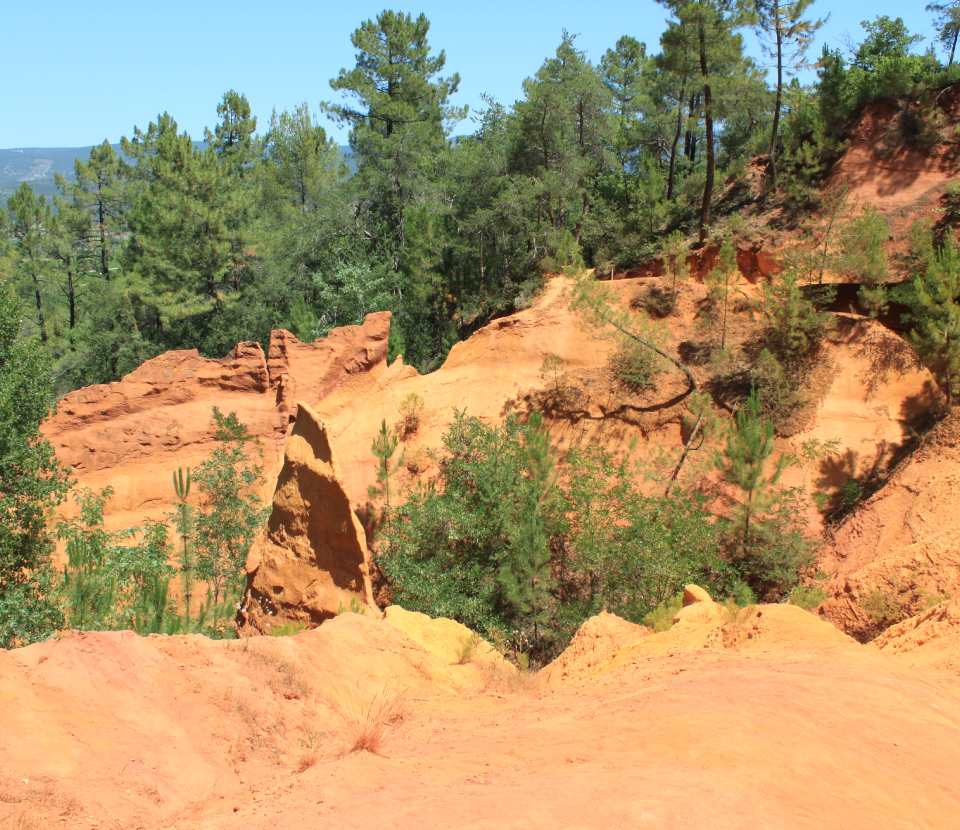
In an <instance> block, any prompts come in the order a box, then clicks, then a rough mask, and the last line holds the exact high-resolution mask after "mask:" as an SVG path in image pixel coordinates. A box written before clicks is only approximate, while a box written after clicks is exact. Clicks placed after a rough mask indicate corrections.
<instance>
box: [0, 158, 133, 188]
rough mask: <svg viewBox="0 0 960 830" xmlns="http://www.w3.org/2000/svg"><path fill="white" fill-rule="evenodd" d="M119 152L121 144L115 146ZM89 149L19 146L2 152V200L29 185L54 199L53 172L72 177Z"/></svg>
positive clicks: (0, 182) (0, 172)
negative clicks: (75, 161) (74, 168)
mask: <svg viewBox="0 0 960 830" xmlns="http://www.w3.org/2000/svg"><path fill="white" fill-rule="evenodd" d="M114 149H117V150H119V149H120V145H114ZM88 155H90V147H17V148H14V149H12V150H0V198H2V199H4V200H5V199H6V198H7V197H9V196H10V194H11V193H13V191H14V190H16V189H17V188H18V187H19V186H20V182H29V183H30V186H31V187H33V189H34V190H35V191H36V192H37V193H43V194H44V195H46V196H52V195H53V194H54V193H55V192H56V187H55V186H54V183H53V175H54V173H60V174H62V175H64V176H68V177H72V176H73V162H74V160H75V159H85V158H86V157H87V156H88Z"/></svg>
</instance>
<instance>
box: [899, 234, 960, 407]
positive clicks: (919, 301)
mask: <svg viewBox="0 0 960 830" xmlns="http://www.w3.org/2000/svg"><path fill="white" fill-rule="evenodd" d="M910 305H911V317H912V319H913V323H914V328H913V331H912V332H911V334H910V339H911V340H912V342H913V344H914V345H915V346H916V348H917V351H918V352H919V353H920V356H921V357H922V358H923V359H924V360H925V361H926V362H927V364H928V365H929V366H930V368H931V369H932V370H933V372H934V374H935V375H936V377H937V380H938V381H939V383H940V388H941V389H942V390H943V392H944V394H945V395H946V398H947V406H948V407H950V406H952V405H953V403H954V400H955V399H956V396H957V395H958V394H960V251H958V250H957V244H956V242H955V241H954V239H953V234H949V233H948V234H946V236H945V238H944V241H943V244H942V245H941V246H940V248H939V249H938V250H937V251H936V252H935V253H934V255H933V257H932V258H930V260H929V262H928V263H927V267H926V270H925V271H924V272H923V273H921V274H919V275H917V276H916V277H915V278H914V280H913V292H912V296H911V300H910Z"/></svg>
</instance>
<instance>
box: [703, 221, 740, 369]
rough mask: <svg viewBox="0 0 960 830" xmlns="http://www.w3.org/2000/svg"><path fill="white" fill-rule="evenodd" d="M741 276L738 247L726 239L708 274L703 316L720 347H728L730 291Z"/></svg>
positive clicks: (721, 348)
mask: <svg viewBox="0 0 960 830" xmlns="http://www.w3.org/2000/svg"><path fill="white" fill-rule="evenodd" d="M739 277H740V272H739V271H738V269H737V249H736V248H735V247H734V245H733V241H732V240H731V239H729V238H727V239H724V240H723V243H722V244H721V246H720V252H719V255H718V257H717V264H716V265H715V266H714V267H713V268H712V269H711V270H710V273H709V274H707V276H706V279H705V282H706V284H707V303H706V305H705V307H704V309H703V318H704V320H705V321H706V323H707V324H708V325H709V327H710V329H711V336H712V338H713V339H714V340H715V341H716V343H717V346H718V348H719V349H720V350H721V351H723V350H724V349H726V347H727V321H728V317H729V313H730V293H731V292H732V291H733V289H734V288H735V287H736V285H737V282H738V280H739Z"/></svg>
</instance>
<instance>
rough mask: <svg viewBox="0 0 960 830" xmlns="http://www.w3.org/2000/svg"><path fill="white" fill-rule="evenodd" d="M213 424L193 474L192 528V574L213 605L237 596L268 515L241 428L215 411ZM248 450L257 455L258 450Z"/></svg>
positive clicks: (231, 416)
mask: <svg viewBox="0 0 960 830" xmlns="http://www.w3.org/2000/svg"><path fill="white" fill-rule="evenodd" d="M213 421H214V424H215V427H216V429H215V433H214V434H215V436H216V439H217V446H216V447H215V448H214V450H213V452H211V454H210V456H209V457H208V458H207V459H205V460H204V461H203V462H202V463H201V464H200V465H199V466H198V467H197V468H196V470H195V471H194V472H193V481H194V482H195V483H196V485H197V490H198V491H199V494H200V499H201V503H200V507H199V509H197V510H196V511H195V514H194V516H193V522H192V524H193V527H192V530H193V549H194V554H195V557H196V561H195V569H196V574H197V576H198V577H200V579H202V580H204V581H206V582H207V584H208V585H209V586H210V590H211V602H212V605H213V606H214V607H215V606H218V605H219V604H220V603H221V601H222V600H224V599H225V598H226V597H227V596H230V595H231V594H234V595H235V594H239V592H240V590H241V588H242V579H243V576H244V572H245V571H244V567H245V565H246V561H247V554H248V553H249V551H250V545H251V544H252V542H253V539H254V537H255V536H256V533H257V531H258V530H259V528H260V526H261V525H262V524H263V522H264V521H265V520H266V518H267V515H268V513H269V511H268V510H267V509H266V508H265V507H264V505H263V502H262V500H261V498H260V496H259V494H258V491H259V489H260V487H261V486H262V484H263V470H262V468H261V467H260V465H259V464H255V463H251V460H250V449H249V448H250V445H251V443H252V442H251V438H250V434H249V433H248V432H247V429H246V427H245V426H244V425H243V424H242V423H240V421H239V420H238V419H237V416H236V414H235V413H233V412H231V413H229V414H228V415H224V414H223V413H222V412H221V411H220V410H219V409H218V408H217V407H214V408H213ZM253 452H254V453H256V454H257V455H258V456H259V447H253ZM188 476H189V471H188ZM189 482H190V479H189V478H188V479H187V486H188V490H189ZM178 496H179V490H178Z"/></svg>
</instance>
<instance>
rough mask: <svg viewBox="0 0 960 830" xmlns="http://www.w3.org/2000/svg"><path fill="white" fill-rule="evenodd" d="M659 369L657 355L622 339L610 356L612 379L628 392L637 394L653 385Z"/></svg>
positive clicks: (638, 344) (640, 345)
mask: <svg viewBox="0 0 960 830" xmlns="http://www.w3.org/2000/svg"><path fill="white" fill-rule="evenodd" d="M658 369H659V360H658V358H657V355H656V354H655V353H654V352H652V351H650V349H648V348H646V347H645V346H644V345H642V344H640V343H636V342H634V341H632V340H628V339H626V338H624V339H623V340H621V341H620V343H619V345H618V347H617V350H616V351H615V352H614V353H613V354H612V355H611V356H610V371H611V373H612V374H613V377H614V378H615V379H616V380H617V381H618V382H619V383H620V384H621V385H622V386H623V387H624V388H625V389H627V390H628V391H630V392H633V393H637V392H642V391H643V390H644V389H649V388H651V387H652V386H653V385H654V381H655V379H656V375H657V372H658Z"/></svg>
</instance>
